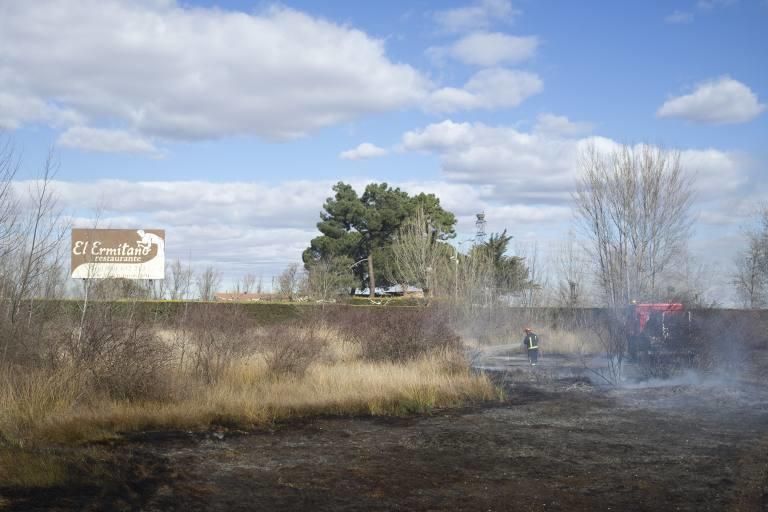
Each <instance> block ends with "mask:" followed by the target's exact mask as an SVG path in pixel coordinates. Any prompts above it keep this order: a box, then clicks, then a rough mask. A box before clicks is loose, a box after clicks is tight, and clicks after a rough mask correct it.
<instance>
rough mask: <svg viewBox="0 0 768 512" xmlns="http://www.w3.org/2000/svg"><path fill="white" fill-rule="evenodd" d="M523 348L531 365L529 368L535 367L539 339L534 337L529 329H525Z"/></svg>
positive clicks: (533, 333)
mask: <svg viewBox="0 0 768 512" xmlns="http://www.w3.org/2000/svg"><path fill="white" fill-rule="evenodd" d="M523 347H524V348H525V349H526V351H527V352H528V362H529V363H531V366H536V363H537V362H538V360H539V337H538V336H536V333H535V332H533V331H532V330H531V328H530V327H526V328H525V338H523Z"/></svg>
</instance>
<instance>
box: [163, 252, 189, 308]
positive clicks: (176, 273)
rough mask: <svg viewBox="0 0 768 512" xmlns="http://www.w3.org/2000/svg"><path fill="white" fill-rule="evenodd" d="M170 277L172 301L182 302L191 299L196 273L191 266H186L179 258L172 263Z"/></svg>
mask: <svg viewBox="0 0 768 512" xmlns="http://www.w3.org/2000/svg"><path fill="white" fill-rule="evenodd" d="M169 271H170V272H168V277H169V279H170V283H169V284H168V286H167V287H168V294H169V296H170V298H171V300H181V299H185V298H188V297H189V293H190V291H191V290H190V289H191V287H192V281H193V277H194V271H193V270H192V267H190V266H186V267H185V266H184V265H183V264H182V263H181V260H179V259H178V258H177V259H175V260H174V261H173V263H171V265H170V267H169Z"/></svg>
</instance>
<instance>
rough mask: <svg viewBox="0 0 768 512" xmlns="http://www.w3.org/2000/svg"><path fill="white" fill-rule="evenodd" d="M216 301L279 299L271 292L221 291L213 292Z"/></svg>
mask: <svg viewBox="0 0 768 512" xmlns="http://www.w3.org/2000/svg"><path fill="white" fill-rule="evenodd" d="M213 297H214V300H215V301H216V302H262V301H270V300H279V297H278V296H277V295H276V294H273V293H223V292H217V293H215V294H214V296H213Z"/></svg>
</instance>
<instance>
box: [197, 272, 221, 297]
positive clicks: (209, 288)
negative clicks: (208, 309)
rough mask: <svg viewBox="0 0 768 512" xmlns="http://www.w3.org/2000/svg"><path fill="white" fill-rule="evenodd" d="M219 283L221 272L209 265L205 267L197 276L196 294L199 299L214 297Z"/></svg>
mask: <svg viewBox="0 0 768 512" xmlns="http://www.w3.org/2000/svg"><path fill="white" fill-rule="evenodd" d="M220 285H221V273H219V272H218V271H217V270H216V269H214V268H213V267H211V266H208V267H205V269H204V270H203V271H202V272H200V275H198V276H197V294H198V297H199V298H200V300H203V301H210V300H213V299H214V295H215V294H216V289H217V288H218V287H219V286H220Z"/></svg>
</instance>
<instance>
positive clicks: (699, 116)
mask: <svg viewBox="0 0 768 512" xmlns="http://www.w3.org/2000/svg"><path fill="white" fill-rule="evenodd" d="M763 110H765V105H764V104H762V103H760V102H759V101H758V99H757V95H756V94H755V93H754V92H752V90H751V89H750V88H749V87H748V86H746V85H745V84H743V83H741V82H739V81H738V80H734V79H732V78H730V77H727V76H726V77H722V78H718V79H715V80H709V81H706V82H703V83H701V84H699V85H698V86H697V87H696V88H695V89H694V91H693V92H692V93H690V94H686V95H683V96H678V97H675V98H671V99H669V100H667V101H666V102H665V103H664V104H663V105H662V106H661V107H660V108H659V110H658V111H657V112H656V115H657V116H658V117H676V118H681V119H686V120H688V121H692V122H694V123H707V124H729V123H746V122H747V121H751V120H752V119H754V118H755V117H757V116H758V115H759V114H760V113H761V112H762V111H763Z"/></svg>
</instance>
